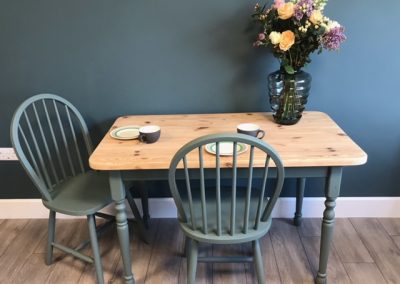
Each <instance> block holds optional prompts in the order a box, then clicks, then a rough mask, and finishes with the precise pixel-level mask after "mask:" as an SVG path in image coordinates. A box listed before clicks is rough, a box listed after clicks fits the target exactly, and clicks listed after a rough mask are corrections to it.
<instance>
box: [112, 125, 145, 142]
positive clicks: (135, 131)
mask: <svg viewBox="0 0 400 284" xmlns="http://www.w3.org/2000/svg"><path fill="white" fill-rule="evenodd" d="M139 128H140V126H137V125H128V126H122V127H118V128H115V129H113V130H112V131H111V132H110V135H111V137H112V138H115V139H119V140H131V139H136V138H138V137H139Z"/></svg>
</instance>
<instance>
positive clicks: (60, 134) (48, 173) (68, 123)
mask: <svg viewBox="0 0 400 284" xmlns="http://www.w3.org/2000/svg"><path fill="white" fill-rule="evenodd" d="M10 132H11V133H10V134H11V142H12V145H13V147H14V150H15V152H16V154H17V156H18V159H19V160H20V162H21V164H22V166H23V168H24V169H25V171H26V172H27V174H28V175H29V177H30V178H31V180H32V181H33V183H34V185H35V186H36V188H37V189H38V190H39V191H40V193H41V195H42V198H43V199H44V200H46V201H51V200H52V199H53V197H54V196H55V195H56V194H57V192H56V190H55V187H56V185H58V184H60V183H62V182H64V181H66V180H67V179H68V178H70V177H74V176H77V175H79V174H82V173H85V172H87V171H88V169H89V167H88V162H87V161H88V157H89V156H90V154H91V153H92V151H93V146H92V141H91V139H90V136H89V132H88V128H87V126H86V123H85V121H84V120H83V118H82V115H81V114H80V113H79V111H78V110H77V109H76V108H75V107H74V106H73V105H72V104H71V103H70V102H68V101H67V100H65V99H63V98H61V97H59V96H57V95H52V94H39V95H36V96H33V97H31V98H29V99H27V100H26V101H24V102H23V103H22V104H21V105H20V106H19V107H18V109H17V110H16V112H15V113H14V117H13V119H12V122H11V129H10Z"/></svg>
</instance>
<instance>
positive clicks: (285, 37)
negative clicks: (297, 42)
mask: <svg viewBox="0 0 400 284" xmlns="http://www.w3.org/2000/svg"><path fill="white" fill-rule="evenodd" d="M293 44H294V33H293V32H292V31H284V32H283V33H282V35H281V41H280V42H279V48H280V49H281V50H283V51H287V50H289V48H291V47H292V45H293Z"/></svg>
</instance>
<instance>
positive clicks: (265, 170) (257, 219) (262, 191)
mask: <svg viewBox="0 0 400 284" xmlns="http://www.w3.org/2000/svg"><path fill="white" fill-rule="evenodd" d="M270 159H271V157H270V156H269V155H267V158H266V159H265V168H264V175H263V182H262V187H261V192H260V198H259V200H258V206H257V215H256V223H255V225H254V229H255V230H257V229H258V226H260V220H261V213H262V208H263V205H264V204H263V203H264V202H263V201H264V195H265V189H266V187H267V178H268V169H269V161H270Z"/></svg>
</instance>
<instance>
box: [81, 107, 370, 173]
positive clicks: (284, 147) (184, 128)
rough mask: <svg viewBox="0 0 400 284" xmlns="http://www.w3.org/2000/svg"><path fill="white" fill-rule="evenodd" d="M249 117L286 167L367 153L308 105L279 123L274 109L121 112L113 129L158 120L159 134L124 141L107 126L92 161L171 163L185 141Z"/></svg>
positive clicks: (349, 160)
mask: <svg viewBox="0 0 400 284" xmlns="http://www.w3.org/2000/svg"><path fill="white" fill-rule="evenodd" d="M247 122H248V123H256V124H258V125H259V126H260V128H261V129H263V130H264V131H265V132H266V135H265V137H264V138H263V140H264V141H265V142H267V143H268V144H270V145H272V146H273V147H274V148H275V149H276V150H277V152H278V153H279V154H280V156H281V158H282V160H283V163H284V165H285V167H325V166H356V165H362V164H364V163H366V161H367V154H366V153H365V152H364V151H363V150H362V149H361V148H360V147H359V146H358V145H357V144H356V143H355V142H354V141H353V140H352V139H351V138H350V137H349V136H348V135H347V134H346V133H345V132H344V131H343V130H342V129H341V128H340V127H339V126H338V125H337V124H336V123H335V122H334V121H333V120H332V119H331V118H330V117H329V116H328V115H327V114H325V113H322V112H314V111H309V112H304V113H303V117H302V119H301V120H300V121H299V122H298V123H297V124H295V125H291V126H284V125H278V124H276V123H275V122H274V121H273V118H272V114H271V113H266V112H257V113H219V114H177V115H131V116H123V117H119V118H118V119H117V120H116V121H115V123H114V125H113V126H112V127H111V129H110V131H111V130H113V129H115V128H117V127H121V126H127V125H140V126H144V125H159V126H160V127H161V137H160V139H159V140H158V141H157V142H156V143H153V144H145V143H142V142H140V141H139V140H137V139H135V140H128V141H121V140H116V139H114V138H112V137H111V136H110V135H109V132H110V131H109V132H108V133H107V134H106V135H105V137H104V138H103V140H102V141H101V142H100V144H99V145H98V146H97V148H96V149H95V151H94V152H93V154H92V155H91V157H90V159H89V164H90V167H91V168H93V169H95V170H164V169H168V168H169V164H170V161H171V159H172V157H173V156H174V154H175V153H176V152H177V150H178V149H179V148H180V147H182V146H183V145H184V144H185V143H187V142H189V141H191V140H193V139H195V138H197V137H199V136H202V135H206V134H212V133H221V132H231V133H235V132H236V126H237V125H238V124H240V123H247ZM242 155H245V154H242ZM260 156H261V155H260ZM204 157H205V159H206V160H205V166H206V167H213V166H215V157H213V155H212V154H208V153H207V154H206V155H204ZM206 157H208V158H206ZM231 160H232V157H224V158H223V159H222V160H221V166H222V167H229V166H230V164H231ZM243 160H244V159H243ZM263 161H264V157H263V158H261V157H260V159H259V160H257V158H256V159H255V166H256V167H257V166H258V167H262V166H263ZM190 162H191V161H190V160H189V163H190ZM192 162H195V160H193V161H192ZM238 166H239V167H240V166H243V167H244V166H246V165H245V164H244V163H243V164H242V165H241V164H240V159H239V160H238Z"/></svg>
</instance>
